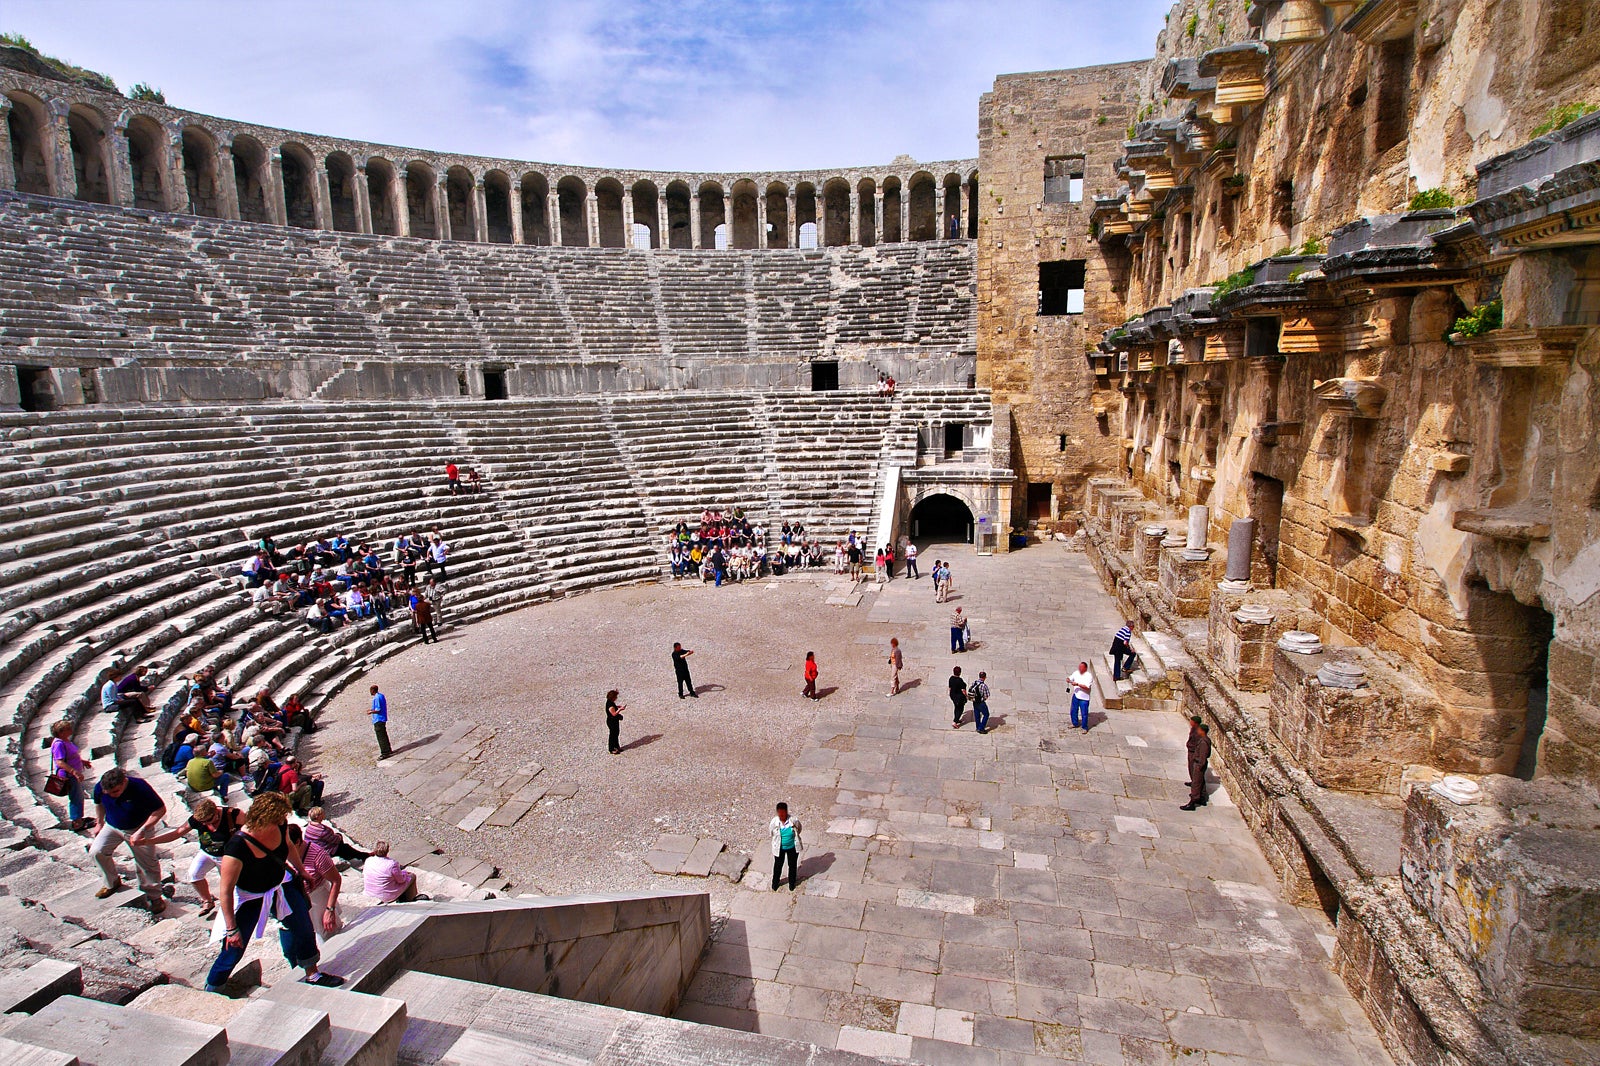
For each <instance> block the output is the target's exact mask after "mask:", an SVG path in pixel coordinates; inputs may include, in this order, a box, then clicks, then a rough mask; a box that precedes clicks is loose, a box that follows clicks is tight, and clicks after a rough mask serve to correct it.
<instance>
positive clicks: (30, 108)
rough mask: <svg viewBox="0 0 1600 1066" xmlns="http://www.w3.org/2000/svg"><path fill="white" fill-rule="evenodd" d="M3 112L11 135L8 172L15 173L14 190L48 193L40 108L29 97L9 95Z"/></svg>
mask: <svg viewBox="0 0 1600 1066" xmlns="http://www.w3.org/2000/svg"><path fill="white" fill-rule="evenodd" d="M9 99H10V100H11V110H10V112H9V113H8V114H7V115H6V127H7V132H8V133H9V134H10V135H11V171H12V173H14V174H15V175H16V176H17V191H18V192H28V193H34V194H35V195H38V196H49V195H50V171H49V168H48V166H47V164H46V163H45V156H44V137H43V135H42V133H41V130H42V129H43V126H44V121H43V118H42V113H41V109H40V108H39V107H38V106H37V105H36V104H34V103H33V102H32V101H31V100H28V99H25V98H23V97H18V96H12V97H10V98H9Z"/></svg>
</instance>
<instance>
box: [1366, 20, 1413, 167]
mask: <svg viewBox="0 0 1600 1066" xmlns="http://www.w3.org/2000/svg"><path fill="white" fill-rule="evenodd" d="M1413 54H1414V53H1413V48H1412V44H1411V35H1410V34H1407V35H1406V36H1405V37H1403V38H1401V39H1400V40H1397V41H1385V42H1384V43H1383V45H1382V47H1381V48H1379V50H1378V100H1377V107H1376V117H1377V123H1376V125H1375V126H1374V127H1373V131H1372V135H1373V144H1372V146H1373V148H1374V149H1375V150H1376V151H1378V152H1387V151H1388V150H1389V149H1391V148H1393V147H1394V146H1395V145H1397V144H1399V143H1400V142H1401V141H1403V140H1405V136H1406V129H1407V128H1408V127H1409V126H1410V124H1411V108H1410V96H1411V59H1412V55H1413Z"/></svg>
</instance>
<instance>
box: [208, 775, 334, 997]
mask: <svg viewBox="0 0 1600 1066" xmlns="http://www.w3.org/2000/svg"><path fill="white" fill-rule="evenodd" d="M288 821H289V801H288V800H287V799H286V798H284V796H283V795H282V794H281V793H278V792H266V793H263V794H261V795H259V796H257V797H256V799H255V802H254V803H252V804H250V810H249V812H248V813H247V814H245V816H244V828H243V829H241V830H240V831H239V832H237V833H235V834H234V835H233V838H232V839H231V840H229V841H228V843H227V846H226V847H225V848H224V849H223V852H222V884H221V886H220V888H219V889H218V892H217V901H218V902H219V903H220V904H221V911H222V913H221V923H222V930H223V938H222V952H221V953H220V954H219V955H218V956H217V961H216V962H214V963H212V964H211V972H210V974H208V975H207V976H206V991H207V992H221V991H222V988H223V986H224V985H225V984H227V982H228V978H229V977H230V976H231V975H232V974H233V968H234V967H235V966H237V965H239V960H240V959H242V958H244V951H245V947H246V946H247V945H248V944H249V943H250V941H251V940H253V939H255V938H256V937H258V936H260V935H261V934H262V933H263V932H265V931H266V927H267V918H268V917H269V916H271V917H275V918H277V919H278V922H279V924H280V926H281V928H280V930H279V932H278V940H279V943H280V944H281V945H282V947H283V957H284V958H285V959H287V960H288V962H289V965H290V966H298V967H301V968H303V969H304V970H305V971H306V976H305V981H306V984H310V985H321V986H322V987H324V988H336V987H338V986H339V985H342V984H344V981H343V979H342V978H338V977H335V976H334V975H333V974H329V973H322V972H321V971H319V970H318V969H317V963H318V961H319V960H320V959H321V957H322V955H321V952H320V951H318V949H317V937H316V933H315V931H314V930H313V929H312V927H311V903H310V901H309V900H308V899H307V898H306V892H305V888H304V880H305V877H306V871H305V867H304V866H302V865H301V863H300V855H299V852H298V851H297V850H296V849H294V848H291V847H290V846H289V838H288V834H287V832H286V830H285V828H284V827H285V825H286V824H287V823H288ZM291 867H292V868H293V872H292V873H291V872H290V868H291Z"/></svg>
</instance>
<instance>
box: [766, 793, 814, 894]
mask: <svg viewBox="0 0 1600 1066" xmlns="http://www.w3.org/2000/svg"><path fill="white" fill-rule="evenodd" d="M777 809H778V813H777V814H775V815H773V817H772V821H771V823H769V825H768V827H767V828H768V829H769V830H770V831H771V833H772V891H774V892H776V891H778V883H779V881H780V880H781V879H782V874H783V866H784V863H788V864H789V891H790V892H793V891H794V887H795V885H796V884H798V883H799V879H800V878H799V874H800V852H801V851H803V850H804V849H805V843H804V842H803V841H802V840H801V839H800V819H798V818H790V817H789V805H788V804H787V803H780V804H778V808H777Z"/></svg>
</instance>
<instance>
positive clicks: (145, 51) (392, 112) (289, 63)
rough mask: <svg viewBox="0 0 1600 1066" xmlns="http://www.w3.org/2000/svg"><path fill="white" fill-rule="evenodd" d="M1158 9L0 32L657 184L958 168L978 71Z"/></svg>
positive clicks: (343, 14) (295, 7) (1044, 3)
mask: <svg viewBox="0 0 1600 1066" xmlns="http://www.w3.org/2000/svg"><path fill="white" fill-rule="evenodd" d="M1169 3H1170V0H1031V2H1007V0H997V2H993V3H957V2H951V0H923V2H919V3H892V4H891V3H869V2H843V0H841V2H827V3H800V2H795V0H770V2H762V0H745V2H743V3H730V2H724V0H682V2H672V0H654V2H650V0H596V2H588V3H586V2H583V0H565V2H562V3H549V4H546V3H530V2H522V3H513V2H504V0H502V2H491V0H431V2H428V3H414V2H411V0H390V2H383V3H380V2H372V0H352V2H328V0H316V2H307V0H265V2H257V3H243V2H228V0H224V2H218V0H168V2H156V0H139V2H135V0H5V2H4V3H3V4H0V30H6V31H10V32H20V33H22V34H24V35H25V36H27V37H28V38H30V39H31V40H32V41H33V43H34V44H35V45H37V46H38V47H39V48H40V49H42V50H43V51H45V52H46V53H49V54H52V55H57V56H60V57H61V58H63V59H67V60H70V61H72V62H76V63H78V64H80V65H82V66H85V67H89V68H90V69H94V70H99V71H101V72H103V73H105V74H108V75H110V76H111V77H112V78H114V79H116V81H117V83H118V84H119V85H120V86H121V87H122V88H123V89H124V90H126V89H127V88H128V86H130V85H131V84H133V83H134V82H138V81H147V82H150V83H151V84H153V85H156V86H158V87H160V88H161V89H162V90H163V91H165V93H166V95H167V100H168V101H169V102H170V103H172V104H173V105H174V106H176V107H184V108H189V109H192V110H195V111H201V112H207V113H210V114H216V115H221V116H224V117H229V118H236V119H241V120H245V121H253V122H260V123H263V124H266V125H274V126H283V127H287V128H290V129H300V130H308V131H311V132H314V133H324V134H330V135H337V136H348V137H354V138H359V139H364V140H372V141H377V142H381V143H390V144H400V145H405V146H408V147H420V148H432V149H438V150H441V151H460V152H470V153H476V154H482V155H503V156H508V157H511V158H517V159H530V160H537V161H541V162H561V163H572V164H585V165H594V166H617V167H623V166H626V167H637V168H641V169H662V170H746V169H772V170H777V169H800V168H807V169H809V168H812V167H818V168H821V167H832V166H849V165H854V164H871V163H881V162H887V161H888V160H890V159H891V158H893V157H894V156H896V155H899V154H901V153H905V154H908V155H912V156H915V157H917V158H919V159H929V160H932V159H950V158H964V157H967V156H973V155H976V154H977V106H978V96H979V94H980V93H982V92H983V91H985V90H986V89H987V88H989V86H990V85H991V83H992V82H993V80H994V76H995V75H996V74H1002V73H1008V72H1012V71H1022V70H1048V69H1056V68H1061V67H1073V66H1086V65H1090V64H1094V63H1109V62H1116V61H1120V60H1126V59H1138V58H1142V57H1144V56H1148V55H1149V54H1151V52H1152V51H1153V50H1154V47H1155V36H1156V33H1157V31H1159V30H1160V28H1161V25H1162V18H1163V16H1164V15H1165V13H1166V9H1167V7H1168V4H1169Z"/></svg>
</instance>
